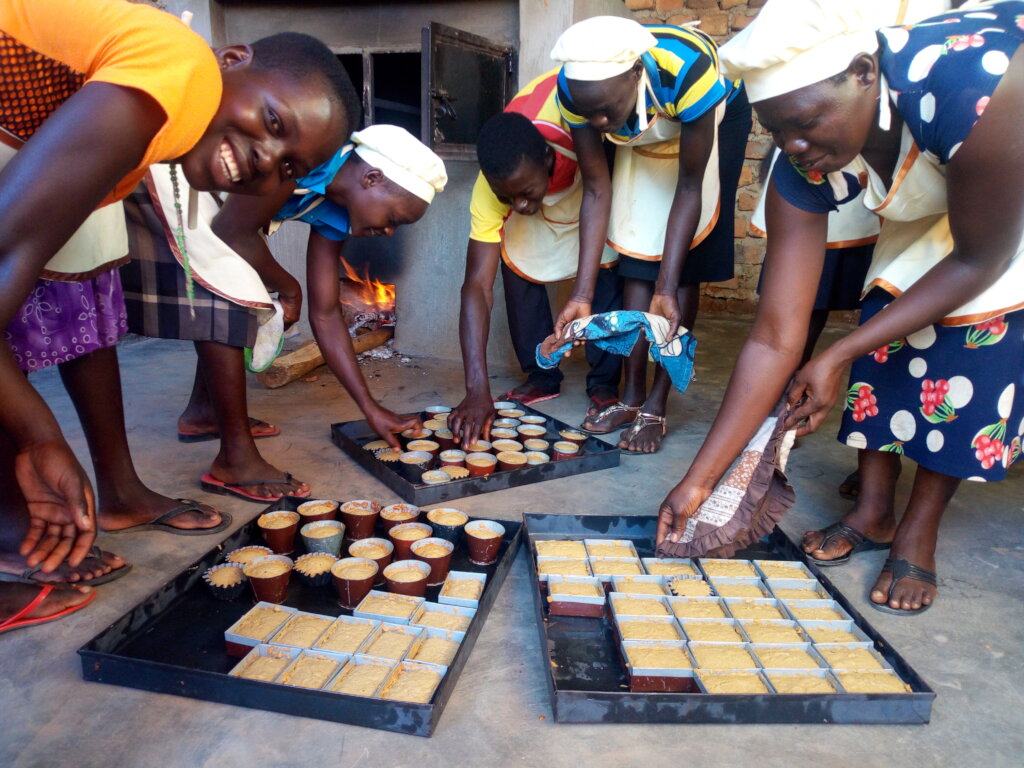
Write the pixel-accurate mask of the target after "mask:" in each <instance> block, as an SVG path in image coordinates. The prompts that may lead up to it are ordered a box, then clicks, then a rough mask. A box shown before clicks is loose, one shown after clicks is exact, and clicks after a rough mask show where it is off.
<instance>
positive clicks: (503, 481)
mask: <svg viewBox="0 0 1024 768" xmlns="http://www.w3.org/2000/svg"><path fill="white" fill-rule="evenodd" d="M516 407H517V408H519V409H520V410H522V411H525V412H526V413H528V414H533V415H535V416H543V417H544V419H545V420H546V421H545V427H546V429H547V434H546V435H545V436H544V439H545V440H548V441H550V442H551V443H554V442H555V440H558V439H559V438H558V432H559V431H560V430H563V429H573V430H577V431H579V428H578V427H575V426H573V425H571V424H566V423H565V422H564V421H559V420H558V419H556V418H553V417H551V416H548V415H547V414H546V413H541V412H540V411H538V410H535V409H533V408H530V407H529V406H526V405H520V404H518V403H517V404H516ZM378 439H379V436H378V435H377V433H376V432H374V431H373V430H372V429H370V426H369V425H368V424H367V423H366V422H365V421H344V422H340V423H337V424H332V425H331V440H333V441H334V444H335V445H337V446H338V447H339V448H341V450H343V451H344V452H345V453H346V454H348V455H349V457H351V458H352V459H354V460H355V462H356V463H357V464H359V466H361V467H362V468H363V469H365V470H366V471H367V472H369V473H370V474H371V475H373V476H374V477H375V478H377V479H378V480H380V481H381V482H382V483H384V485H386V486H387V487H388V488H390V489H391V490H392V491H394V492H395V493H397V494H398V495H399V496H401V497H402V498H403V499H404V500H405V501H407V502H409V503H410V504H415V505H416V506H418V507H423V506H426V505H428V504H439V503H441V502H444V501H450V500H452V499H462V498H465V497H466V496H476V495H478V494H481V493H490V492H491V491H504V490H505V489H507V488H518V487H519V486H521V485H530V484H532V483H541V482H544V481H545V480H555V479H557V478H559V477H571V476H572V475H580V474H583V473H584V472H594V471H596V470H599V469H608V468H609V467H617V466H619V449H618V448H615V447H614V446H611V445H609V444H608V443H606V442H604V441H603V440H599V439H597V438H596V437H588V438H587V440H586V442H585V443H583V445H582V446H581V448H580V455H579V456H577V457H576V458H574V459H563V460H561V461H549V462H547V463H546V464H537V465H534V466H526V467H523V468H521V469H512V470H505V471H495V472H493V473H492V474H490V475H486V476H483V477H467V478H465V479H463V480H452V481H451V482H450V483H443V484H441V485H424V484H422V483H411V482H409V481H408V480H406V479H405V478H404V477H402V476H401V475H400V474H398V473H397V472H396V471H395V470H393V469H392V468H391V467H389V466H388V465H387V464H385V463H384V462H381V461H377V459H375V458H374V456H373V454H372V453H370V452H369V451H365V450H363V446H364V445H365V444H366V443H368V442H370V441H371V440H378Z"/></svg>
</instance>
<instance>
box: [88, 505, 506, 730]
mask: <svg viewBox="0 0 1024 768" xmlns="http://www.w3.org/2000/svg"><path fill="white" fill-rule="evenodd" d="M303 501H306V499H299V498H295V497H285V498H283V499H281V500H280V501H277V502H275V503H274V504H271V505H270V506H269V507H268V508H267V509H266V510H265V511H267V512H271V511H275V510H280V509H288V510H293V509H295V507H297V506H298V505H299V504H301V503H302V502H303ZM501 524H502V526H504V528H505V536H504V537H503V539H502V543H501V549H500V550H499V555H498V561H497V562H496V563H495V564H494V565H490V566H478V565H473V564H472V563H470V561H469V556H468V554H467V552H466V548H465V545H461V546H459V547H457V548H456V550H455V555H454V557H453V558H452V565H451V568H452V570H453V571H454V570H458V571H473V572H477V573H486V574H487V583H486V584H485V586H484V592H483V594H482V595H481V596H480V604H479V607H478V608H477V613H476V616H475V618H474V619H473V622H472V623H471V624H470V626H469V629H468V630H467V631H466V637H465V639H464V640H463V641H462V644H461V645H460V646H459V650H458V652H457V653H456V654H455V658H454V660H453V661H452V663H451V665H450V666H449V668H448V673H447V674H446V675H445V676H444V679H443V680H442V681H441V684H440V686H438V689H437V691H436V692H435V694H434V697H433V699H432V700H431V702H430V703H429V704H412V703H402V702H394V701H384V700H382V699H370V698H366V697H362V696H348V695H343V694H336V693H327V692H324V691H315V690H308V689H304V688H293V687H289V686H284V685H276V684H274V683H264V682H261V681H258V680H246V679H244V678H239V677H231V676H229V675H228V674H227V673H228V672H229V671H230V670H231V669H232V668H233V667H234V666H235V665H236V664H237V663H238V662H239V661H240V659H237V658H234V657H231V656H228V655H227V653H226V652H225V650H224V630H226V629H227V628H228V627H230V626H231V625H232V624H234V622H235V621H237V620H238V619H239V618H240V617H241V616H242V614H244V613H245V612H246V611H248V610H249V609H250V608H252V606H253V598H252V594H251V590H250V589H249V587H248V586H246V590H245V592H244V593H243V594H242V596H241V597H239V598H238V599H237V600H232V601H222V600H217V599H216V598H214V597H213V596H212V595H211V594H210V592H209V589H208V588H207V586H206V584H205V583H204V582H203V580H202V575H203V572H204V571H205V570H206V569H207V568H209V567H210V566H211V565H215V564H216V563H217V562H219V561H220V559H221V557H222V555H223V553H224V552H226V551H230V550H232V549H235V548H237V547H244V546H246V545H248V544H262V543H263V541H262V539H261V537H260V534H259V531H258V529H257V525H256V521H255V520H254V521H253V522H251V523H249V524H248V525H246V526H244V527H242V528H241V529H239V530H238V531H236V532H235V533H233V534H231V535H230V536H229V537H227V538H226V539H224V540H223V541H222V542H221V543H220V544H219V545H218V546H217V547H215V548H213V549H211V550H210V551H209V552H207V553H206V555H204V556H203V557H202V558H200V559H199V560H197V561H196V562H194V563H193V564H192V565H190V566H189V567H187V568H186V569H185V570H183V571H182V572H181V573H179V574H178V575H177V576H175V577H174V578H173V579H171V580H170V581H169V582H167V583H166V584H165V585H164V586H162V587H160V589H158V590H156V591H155V592H154V593H153V594H151V595H150V596H149V597H147V598H146V599H145V600H143V601H142V602H141V603H139V604H138V605H136V606H135V607H134V608H132V609H131V610H130V611H128V613H126V614H125V615H124V616H122V617H121V618H120V619H118V620H117V621H115V622H114V623H113V624H111V625H110V626H109V627H107V628H106V629H105V630H103V631H102V632H101V633H100V634H98V635H97V636H96V637H94V638H93V639H92V640H90V641H89V642H88V643H86V644H85V645H84V646H82V647H81V648H80V649H79V651H78V653H79V655H80V656H81V659H82V677H83V678H85V679H86V680H91V681H94V682H98V683H110V684H112V685H123V686H127V687H129V688H139V689H141V690H144V691H153V692H155V693H172V694H176V695H178V696H187V697H189V698H193V699H203V700H205V701H215V702H218V703H221V704H234V705H236V706H241V707H251V708H253V709H264V710H267V711H269V712H279V713H281V714H285V715H299V716H302V717H312V718H317V719H319V720H330V721H334V722H337V723H348V724H350V725H362V726H366V727H368V728H378V729H381V730H385V731H395V732H397V733H409V734H414V735H416V736H430V735H431V733H433V730H434V728H435V727H436V725H437V722H438V719H439V718H440V717H441V713H442V712H443V711H444V707H445V704H447V702H448V698H449V697H450V696H451V695H452V691H453V690H454V689H455V684H456V682H457V681H458V679H459V674H460V673H461V672H462V668H463V667H464V666H465V664H466V659H467V658H469V654H470V651H471V650H472V649H473V644H474V643H475V642H476V639H477V636H478V635H479V634H480V630H481V628H482V627H483V625H484V622H485V621H486V619H487V614H488V613H489V612H490V610H491V606H493V605H494V601H495V599H496V598H497V595H498V590H499V589H500V588H501V584H502V582H503V581H504V580H505V576H506V575H507V574H508V571H509V568H511V567H512V561H513V560H514V559H515V554H516V551H517V550H518V548H519V541H520V533H521V528H522V525H521V524H520V523H518V522H508V521H504V520H503V521H502V522H501ZM297 541H298V539H297ZM439 591H440V587H430V588H428V589H427V600H428V601H431V602H436V600H437V593H438V592H439ZM285 605H288V606H291V607H293V608H298V609H299V610H302V611H310V612H313V613H319V614H324V615H331V616H338V615H346V616H350V615H352V611H351V610H348V609H345V608H341V607H339V606H338V603H337V598H336V595H335V592H334V588H333V586H331V585H327V586H325V587H309V586H305V585H303V584H301V583H299V582H298V580H297V579H292V580H291V582H290V583H289V585H288V598H287V600H285Z"/></svg>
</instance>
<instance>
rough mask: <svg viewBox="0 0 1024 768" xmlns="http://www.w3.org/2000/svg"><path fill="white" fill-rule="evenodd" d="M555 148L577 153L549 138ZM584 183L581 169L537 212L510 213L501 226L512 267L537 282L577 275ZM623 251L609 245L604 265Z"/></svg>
mask: <svg viewBox="0 0 1024 768" xmlns="http://www.w3.org/2000/svg"><path fill="white" fill-rule="evenodd" d="M548 146H550V147H551V148H552V149H553V150H554V151H555V152H562V153H563V154H565V155H566V156H567V157H571V158H572V159H574V160H575V159H576V156H575V155H574V154H572V153H571V152H569V151H568V150H564V149H562V148H561V147H558V146H557V145H555V144H552V143H551V142H548ZM582 203H583V183H582V181H581V178H580V174H579V171H577V172H576V178H575V179H573V182H572V185H571V186H569V187H568V188H567V189H563V190H561V191H559V192H555V193H553V194H550V195H547V196H545V198H544V201H543V202H542V203H541V208H540V210H539V211H538V212H537V213H536V214H534V215H533V216H521V215H519V214H516V213H512V214H509V216H508V218H507V219H505V225H504V226H503V227H502V230H501V258H502V259H503V260H504V262H505V263H506V264H507V265H508V267H509V269H511V270H512V271H513V272H515V273H516V274H517V275H519V276H520V277H523V278H525V279H527V280H530V281H531V282H534V283H554V282H558V281H560V280H569V279H571V278H574V277H576V269H577V267H578V265H579V261H580V205H581V204H582ZM618 260H619V254H617V253H616V252H615V251H613V250H612V249H611V248H608V247H605V249H604V253H603V254H602V255H601V266H611V265H613V264H615V263H616V262H618Z"/></svg>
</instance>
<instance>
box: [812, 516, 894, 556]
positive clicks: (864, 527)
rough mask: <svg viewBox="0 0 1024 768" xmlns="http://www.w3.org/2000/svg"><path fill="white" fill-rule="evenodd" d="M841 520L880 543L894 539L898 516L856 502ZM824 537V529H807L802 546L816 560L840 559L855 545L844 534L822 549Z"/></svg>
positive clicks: (833, 538)
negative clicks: (880, 512)
mask: <svg viewBox="0 0 1024 768" xmlns="http://www.w3.org/2000/svg"><path fill="white" fill-rule="evenodd" d="M840 522H842V523H845V524H846V525H848V526H850V527H851V528H853V529H854V530H855V531H858V532H859V533H861V534H863V535H864V536H865V537H867V538H868V539H871V541H875V542H878V543H885V542H889V541H892V539H893V536H894V535H895V534H896V518H895V516H894V515H893V514H892V511H891V510H883V513H882V514H878V512H877V510H874V509H871V508H868V506H867V505H866V504H855V505H854V507H853V509H851V510H850V511H849V512H848V513H847V514H846V515H845V516H844V517H843V518H842V519H841V520H840ZM824 539H825V532H824V531H823V530H818V531H807V532H806V533H804V538H803V541H802V542H801V543H800V547H801V549H803V551H804V552H806V553H807V554H808V555H810V556H811V557H813V558H814V559H815V560H838V559H839V558H841V557H844V556H846V555H847V554H849V552H850V550H851V549H853V546H854V545H853V542H851V541H850V540H849V539H847V538H844V537H843V536H833V537H832V540H831V541H829V542H828V544H826V545H825V548H824V549H821V546H822V542H823V541H824Z"/></svg>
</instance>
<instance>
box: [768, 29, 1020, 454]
mask: <svg viewBox="0 0 1024 768" xmlns="http://www.w3.org/2000/svg"><path fill="white" fill-rule="evenodd" d="M1022 115H1024V50H1022V49H1018V50H1017V53H1016V54H1015V55H1014V57H1013V59H1012V60H1011V63H1010V68H1009V70H1008V71H1007V73H1006V75H1005V76H1004V77H1003V80H1002V82H1001V83H1000V84H999V87H998V88H997V89H996V91H995V93H994V94H993V96H992V100H991V101H990V102H989V105H988V107H987V108H986V109H985V112H984V114H983V115H982V116H981V118H979V120H978V122H977V124H976V125H975V126H974V128H973V130H972V131H971V133H970V135H969V136H968V137H967V140H966V141H965V142H964V144H963V146H962V147H961V148H960V150H959V151H958V152H957V153H956V155H954V156H953V159H952V161H951V162H950V163H949V167H948V171H947V174H946V180H947V187H948V194H947V197H948V199H949V224H950V229H951V230H952V234H953V242H954V248H953V252H952V253H951V254H950V255H949V256H948V257H946V258H945V259H943V260H942V261H941V262H939V263H938V264H936V265H935V266H934V267H932V269H930V270H929V271H928V272H927V273H926V274H925V275H924V276H923V277H922V278H921V279H920V280H918V281H917V282H916V283H914V285H913V286H911V287H910V288H909V289H907V290H906V291H905V292H904V293H903V294H902V295H900V296H899V297H898V298H896V299H895V300H893V302H892V303H891V304H889V306H888V307H887V308H886V310H885V312H881V313H879V314H877V315H875V316H874V317H873V318H871V320H869V321H868V322H866V323H864V325H862V326H860V327H859V328H858V329H857V330H856V331H854V332H853V333H851V334H850V335H848V336H847V337H846V338H844V339H842V340H841V341H839V342H837V343H836V344H833V345H832V346H831V347H829V348H828V349H827V350H825V351H824V352H822V353H821V354H820V355H818V356H817V357H816V358H815V359H813V360H811V361H810V362H809V363H808V364H807V365H806V366H804V368H803V369H802V370H801V371H800V373H799V374H798V375H797V378H796V381H795V382H794V384H793V387H792V388H791V390H790V393H789V401H790V403H791V404H796V403H798V402H799V401H800V400H802V399H805V402H804V404H803V405H801V406H800V407H799V408H796V409H795V410H794V411H793V413H792V414H790V417H789V420H788V425H789V426H794V425H796V424H797V423H798V422H800V421H801V420H802V419H807V425H806V427H805V428H803V429H801V434H804V433H807V432H813V431H814V430H815V429H817V428H818V427H819V426H821V423H822V422H823V421H824V420H825V417H826V416H827V415H828V411H829V410H830V409H831V407H832V405H833V404H834V403H835V401H836V399H837V398H838V394H839V382H840V375H841V373H842V370H843V369H844V368H845V367H846V366H847V365H849V364H850V363H851V362H853V361H854V360H856V359H857V358H858V357H861V356H862V355H865V354H867V353H868V352H870V351H871V350H873V349H877V348H878V347H881V346H883V345H885V344H888V343H890V342H892V341H893V340H894V339H901V338H904V337H905V336H907V335H908V334H911V333H914V332H915V331H918V330H920V329H922V328H924V327H926V326H928V325H931V324H932V323H935V322H938V321H939V320H941V319H942V318H943V317H945V316H946V315H948V314H949V313H950V312H952V311H954V310H955V309H956V308H957V307H959V306H961V305H963V304H964V303H966V302H967V301H970V300H971V299H972V298H974V297H976V296H978V295H979V294H980V293H982V292H983V291H984V290H986V289H987V288H988V287H989V286H991V285H992V284H993V283H994V282H995V281H996V280H998V279H999V277H1000V276H1001V275H1002V274H1003V273H1004V272H1005V271H1006V269H1007V267H1008V266H1009V264H1010V261H1011V259H1012V258H1013V256H1014V254H1015V253H1016V252H1017V248H1018V247H1019V246H1020V242H1021V236H1022V232H1024V142H1022V141H1021V140H1020V129H1019V126H1020V120H1021V116H1022ZM993 201H998V202H997V203H995V204H993Z"/></svg>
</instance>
